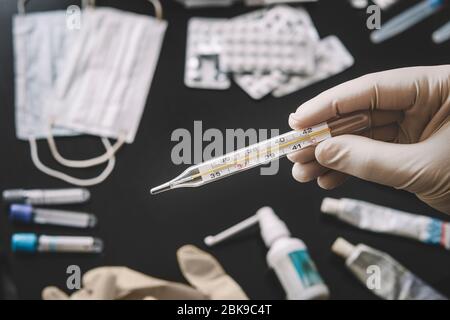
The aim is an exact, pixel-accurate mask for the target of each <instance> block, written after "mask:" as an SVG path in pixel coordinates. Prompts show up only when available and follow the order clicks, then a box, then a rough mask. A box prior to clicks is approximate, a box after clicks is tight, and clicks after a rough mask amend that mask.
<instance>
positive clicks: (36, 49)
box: [13, 11, 76, 140]
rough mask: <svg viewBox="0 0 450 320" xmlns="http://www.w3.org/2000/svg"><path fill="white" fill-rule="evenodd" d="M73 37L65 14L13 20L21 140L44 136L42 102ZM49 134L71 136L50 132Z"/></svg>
mask: <svg viewBox="0 0 450 320" xmlns="http://www.w3.org/2000/svg"><path fill="white" fill-rule="evenodd" d="M74 36H76V31H75V30H69V29H68V28H66V14H65V11H53V12H39V13H32V14H27V15H16V16H15V17H14V19H13V38H14V55H15V104H16V136H17V138H19V139H22V140H28V139H29V138H30V137H35V138H44V137H46V136H47V135H48V115H47V111H46V108H45V107H46V102H45V99H46V98H47V97H48V96H49V95H51V94H52V91H53V87H54V85H55V83H56V80H57V77H58V75H59V73H60V71H61V68H62V67H63V65H62V62H63V60H64V59H63V58H64V56H65V53H66V51H67V47H69V46H70V44H71V42H72V41H73V38H74ZM52 134H54V135H56V136H59V135H68V134H73V132H71V131H70V130H67V129H60V128H54V129H53V130H52Z"/></svg>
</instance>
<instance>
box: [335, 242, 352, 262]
mask: <svg viewBox="0 0 450 320" xmlns="http://www.w3.org/2000/svg"><path fill="white" fill-rule="evenodd" d="M353 250H355V246H354V245H352V244H351V243H350V242H348V241H347V240H345V239H343V238H337V239H336V241H335V242H334V243H333V245H332V246H331V251H333V252H334V253H336V254H337V255H338V256H341V257H342V258H344V259H347V258H348V257H349V256H350V255H351V254H352V252H353Z"/></svg>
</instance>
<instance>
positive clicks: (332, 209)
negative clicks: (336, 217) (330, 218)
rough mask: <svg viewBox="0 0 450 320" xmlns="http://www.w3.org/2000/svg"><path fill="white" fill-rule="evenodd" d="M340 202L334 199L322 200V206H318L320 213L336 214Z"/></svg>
mask: <svg viewBox="0 0 450 320" xmlns="http://www.w3.org/2000/svg"><path fill="white" fill-rule="evenodd" d="M340 203H341V200H340V199H335V198H328V197H327V198H324V199H323V200H322V205H321V206H320V211H322V212H323V213H328V214H338V213H339V209H340V208H339V207H340Z"/></svg>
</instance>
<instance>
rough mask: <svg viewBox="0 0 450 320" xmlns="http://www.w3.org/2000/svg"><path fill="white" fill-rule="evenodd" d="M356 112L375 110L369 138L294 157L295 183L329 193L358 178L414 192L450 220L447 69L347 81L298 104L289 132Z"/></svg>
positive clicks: (338, 141)
mask: <svg viewBox="0 0 450 320" xmlns="http://www.w3.org/2000/svg"><path fill="white" fill-rule="evenodd" d="M358 111H371V118H372V129H371V130H370V131H369V132H367V133H365V135H366V136H367V137H364V136H357V135H343V136H338V137H333V138H331V139H328V140H326V141H323V142H321V143H320V144H319V145H318V146H316V147H312V148H308V149H305V150H301V151H299V152H297V153H294V154H291V155H289V157H288V158H289V159H290V160H291V161H293V162H294V163H295V164H294V167H293V170H292V174H293V176H294V178H295V179H296V180H298V181H300V182H306V181H310V180H313V179H317V181H318V184H319V186H321V187H322V188H324V189H332V188H335V187H336V186H338V185H340V184H341V183H343V182H344V181H345V179H346V177H347V175H353V176H356V177H359V178H361V179H364V180H368V181H373V182H377V183H380V184H384V185H388V186H392V187H395V188H397V189H404V190H407V191H409V192H413V193H415V194H416V195H417V196H418V197H419V199H421V200H422V201H424V202H426V203H427V204H429V205H430V206H432V207H434V208H435V209H437V210H440V211H442V212H446V213H450V121H449V120H450V65H443V66H433V67H413V68H403V69H396V70H389V71H384V72H379V73H373V74H368V75H366V76H363V77H360V78H357V79H354V80H351V81H348V82H346V83H343V84H341V85H339V86H336V87H334V88H332V89H330V90H327V91H325V92H323V93H322V94H320V95H318V96H317V97H315V98H313V99H312V100H310V101H308V102H306V103H304V104H303V105H301V106H300V107H299V108H298V109H297V111H296V112H295V113H293V114H291V115H290V117H289V125H290V126H291V127H292V128H293V129H301V128H305V127H308V126H311V125H315V124H318V123H320V122H323V121H327V120H329V119H330V118H333V117H336V116H339V115H344V114H347V113H351V112H358ZM369 137H371V138H369Z"/></svg>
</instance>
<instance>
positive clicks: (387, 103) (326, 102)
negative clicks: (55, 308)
mask: <svg viewBox="0 0 450 320" xmlns="http://www.w3.org/2000/svg"><path fill="white" fill-rule="evenodd" d="M429 72H430V71H429V69H427V68H424V67H415V68H403V69H395V70H388V71H383V72H378V73H372V74H368V75H365V76H362V77H360V78H357V79H353V80H350V81H348V82H345V83H343V84H341V85H338V86H336V87H334V88H331V89H329V90H327V91H324V92H323V93H321V94H319V95H318V96H316V97H315V98H313V99H311V100H309V101H307V102H305V103H304V104H303V105H301V106H300V107H298V108H297V110H296V112H295V113H292V114H291V115H290V116H289V125H290V126H291V127H292V128H293V129H301V128H305V127H309V126H313V125H315V124H318V123H321V122H324V121H327V120H328V119H331V118H334V117H336V116H340V115H344V114H347V113H351V112H355V111H364V110H373V111H374V110H392V111H400V110H406V109H408V108H410V107H412V106H413V105H414V103H415V102H416V100H417V94H418V92H419V90H418V87H417V86H418V79H420V80H422V79H426V75H427V73H429Z"/></svg>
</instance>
